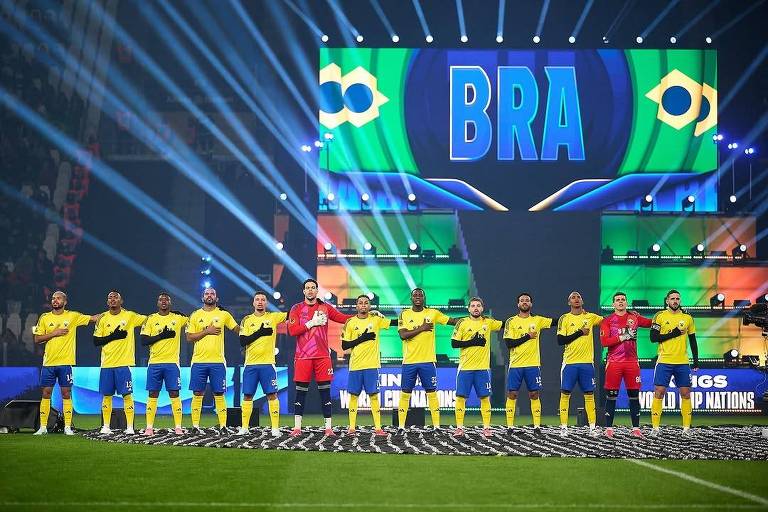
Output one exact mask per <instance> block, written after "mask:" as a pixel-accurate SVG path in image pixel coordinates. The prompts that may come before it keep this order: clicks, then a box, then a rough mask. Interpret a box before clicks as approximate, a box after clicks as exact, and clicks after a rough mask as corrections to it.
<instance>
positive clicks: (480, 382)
mask: <svg viewBox="0 0 768 512" xmlns="http://www.w3.org/2000/svg"><path fill="white" fill-rule="evenodd" d="M472 388H475V394H477V396H478V398H484V397H486V396H490V394H491V370H459V372H458V373H457V374H456V396H463V397H464V398H467V397H469V393H470V392H471V391H472Z"/></svg>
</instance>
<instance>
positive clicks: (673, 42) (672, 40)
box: [669, 36, 677, 44]
mask: <svg viewBox="0 0 768 512" xmlns="http://www.w3.org/2000/svg"><path fill="white" fill-rule="evenodd" d="M669 42H670V43H672V44H675V43H677V38H676V37H675V36H672V37H670V38H669Z"/></svg>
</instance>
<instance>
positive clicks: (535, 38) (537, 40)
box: [533, 36, 541, 44]
mask: <svg viewBox="0 0 768 512" xmlns="http://www.w3.org/2000/svg"><path fill="white" fill-rule="evenodd" d="M533 42H534V43H536V44H539V43H540V42H541V38H540V37H539V36H533Z"/></svg>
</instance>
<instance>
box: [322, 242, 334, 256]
mask: <svg viewBox="0 0 768 512" xmlns="http://www.w3.org/2000/svg"><path fill="white" fill-rule="evenodd" d="M329 254H336V246H335V245H333V244H332V243H331V242H325V243H324V244H323V255H324V256H325V257H326V258H327V257H328V255H329Z"/></svg>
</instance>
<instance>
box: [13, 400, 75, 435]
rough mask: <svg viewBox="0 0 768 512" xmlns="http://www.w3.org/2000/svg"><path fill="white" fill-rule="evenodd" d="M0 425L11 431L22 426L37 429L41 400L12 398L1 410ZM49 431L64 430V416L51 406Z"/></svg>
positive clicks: (38, 426)
mask: <svg viewBox="0 0 768 512" xmlns="http://www.w3.org/2000/svg"><path fill="white" fill-rule="evenodd" d="M0 426H3V427H8V429H9V430H11V431H18V430H20V429H22V428H30V429H33V430H37V429H39V428H40V400H11V401H10V402H8V403H7V404H5V407H4V408H3V409H2V411H0ZM47 427H48V431H49V432H58V431H60V430H64V417H63V416H62V415H61V413H59V411H57V410H56V409H54V408H53V407H51V413H50V414H49V415H48V425H47Z"/></svg>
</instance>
